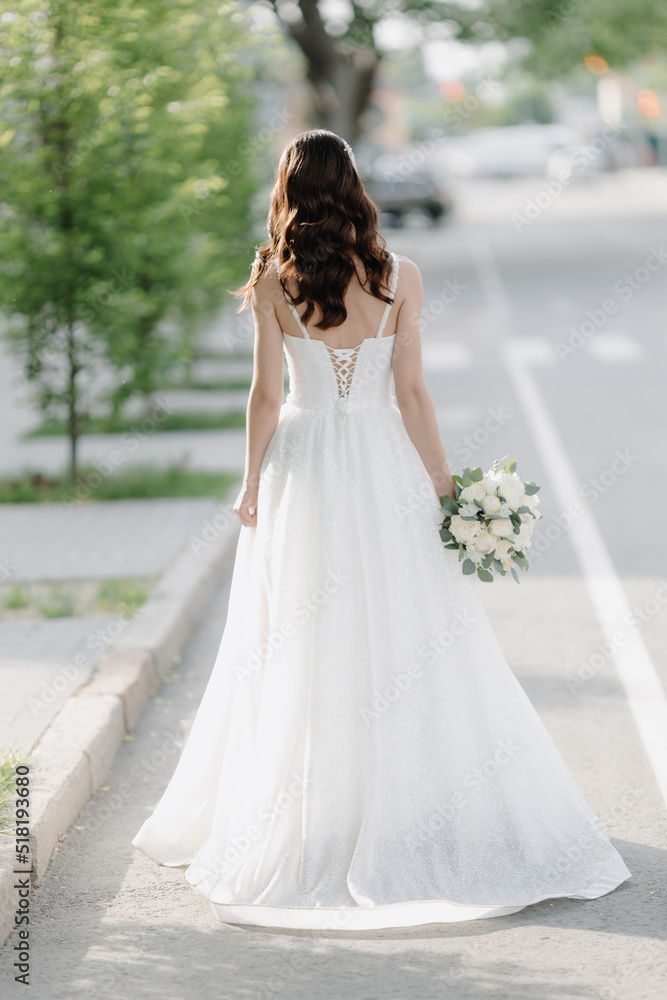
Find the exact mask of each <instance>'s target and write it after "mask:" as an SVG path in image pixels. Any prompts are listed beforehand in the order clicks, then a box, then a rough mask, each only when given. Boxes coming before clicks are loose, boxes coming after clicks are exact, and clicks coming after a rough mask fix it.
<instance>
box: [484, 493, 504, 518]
mask: <svg viewBox="0 0 667 1000" xmlns="http://www.w3.org/2000/svg"><path fill="white" fill-rule="evenodd" d="M480 503H481V505H482V508H483V510H484V513H485V514H497V513H498V511H499V510H500V500H499V499H498V497H497V496H495V495H494V494H492V493H489V494H488V495H487V496H485V497H482V499H481V500H480Z"/></svg>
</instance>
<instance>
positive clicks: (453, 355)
mask: <svg viewBox="0 0 667 1000" xmlns="http://www.w3.org/2000/svg"><path fill="white" fill-rule="evenodd" d="M422 361H423V365H424V368H425V369H427V370H428V371H461V370H463V369H465V368H470V367H472V363H473V358H472V351H471V350H470V348H469V347H467V346H466V345H465V344H462V343H461V341H460V340H432V341H429V340H425V341H423V342H422Z"/></svg>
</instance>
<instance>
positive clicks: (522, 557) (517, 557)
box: [514, 552, 528, 562]
mask: <svg viewBox="0 0 667 1000" xmlns="http://www.w3.org/2000/svg"><path fill="white" fill-rule="evenodd" d="M514 559H515V560H516V562H528V560H527V559H526V557H525V555H524V554H523V552H515V553H514Z"/></svg>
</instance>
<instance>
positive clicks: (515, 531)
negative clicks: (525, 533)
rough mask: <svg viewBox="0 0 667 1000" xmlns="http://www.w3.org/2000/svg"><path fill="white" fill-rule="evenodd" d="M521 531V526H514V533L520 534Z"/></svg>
mask: <svg viewBox="0 0 667 1000" xmlns="http://www.w3.org/2000/svg"><path fill="white" fill-rule="evenodd" d="M520 531H521V528H519V527H516V528H514V530H513V533H514V534H515V535H518V534H519V532H520Z"/></svg>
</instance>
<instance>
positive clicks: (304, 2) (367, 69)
mask: <svg viewBox="0 0 667 1000" xmlns="http://www.w3.org/2000/svg"><path fill="white" fill-rule="evenodd" d="M273 8H274V11H275V13H276V15H277V17H278V20H280V6H279V4H278V3H277V0H274V2H273ZM299 8H300V10H301V15H302V20H301V21H298V22H296V23H292V24H287V23H285V22H283V21H281V24H282V26H283V30H284V31H285V33H286V34H287V35H289V36H290V37H291V38H293V39H294V41H295V42H296V43H297V45H298V46H299V48H300V49H301V51H302V53H303V55H304V56H305V58H306V61H307V63H308V71H307V77H308V80H309V82H310V84H311V86H312V88H313V96H314V103H315V111H316V113H317V117H318V118H319V120H320V122H321V124H322V127H324V128H328V129H330V130H331V131H332V132H336V133H337V134H338V135H340V136H342V138H343V139H347V141H348V142H350V143H353V142H354V141H355V139H357V138H358V137H359V132H360V129H359V118H360V116H361V114H362V112H363V111H364V109H365V107H366V104H367V102H368V98H369V95H370V93H371V90H372V89H373V82H374V80H375V73H376V70H377V65H378V61H379V59H378V54H377V52H376V50H375V48H374V47H373V45H372V44H365V45H360V46H357V47H354V46H353V45H352V44H350V43H346V44H345V43H343V44H337V43H336V42H335V40H334V39H333V38H332V37H331V35H329V34H327V32H326V30H325V27H324V24H323V22H322V18H321V16H320V12H319V9H318V5H317V0H299ZM365 34H367V35H368V37H369V38H370V37H372V36H371V34H370V27H369V28H368V31H367V32H365Z"/></svg>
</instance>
